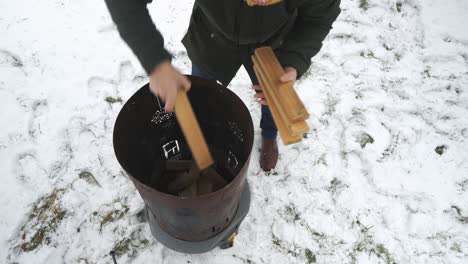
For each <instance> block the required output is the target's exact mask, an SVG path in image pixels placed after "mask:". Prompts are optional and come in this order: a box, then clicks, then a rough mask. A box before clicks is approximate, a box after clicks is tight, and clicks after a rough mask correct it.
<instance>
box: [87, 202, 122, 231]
mask: <svg viewBox="0 0 468 264" xmlns="http://www.w3.org/2000/svg"><path fill="white" fill-rule="evenodd" d="M129 209H130V208H128V206H126V205H122V208H121V209H120V210H117V209H115V210H111V211H109V212H107V213H106V214H104V216H103V217H102V218H101V226H100V229H101V230H102V227H103V226H105V225H107V224H109V223H111V222H115V221H117V220H119V219H121V218H122V217H124V215H125V214H126V213H127V212H128V210H129ZM93 214H94V213H93ZM95 215H96V214H95Z"/></svg>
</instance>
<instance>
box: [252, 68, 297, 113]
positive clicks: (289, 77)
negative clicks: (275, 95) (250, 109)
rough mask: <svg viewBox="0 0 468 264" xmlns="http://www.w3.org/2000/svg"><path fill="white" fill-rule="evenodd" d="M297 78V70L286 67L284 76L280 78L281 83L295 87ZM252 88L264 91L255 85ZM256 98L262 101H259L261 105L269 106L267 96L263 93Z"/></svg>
mask: <svg viewBox="0 0 468 264" xmlns="http://www.w3.org/2000/svg"><path fill="white" fill-rule="evenodd" d="M296 78H297V71H296V69H294V68H293V67H285V68H284V74H283V75H282V76H281V77H280V81H281V82H292V84H293V85H294V83H295V82H296ZM252 88H253V89H255V90H257V91H261V90H262V88H261V87H260V85H254V86H252ZM254 96H255V98H258V99H260V100H258V101H257V102H258V103H259V104H261V105H268V103H267V101H266V99H265V96H264V95H263V93H262V92H257V93H256V94H255V95H254Z"/></svg>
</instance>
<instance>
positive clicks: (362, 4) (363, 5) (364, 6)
mask: <svg viewBox="0 0 468 264" xmlns="http://www.w3.org/2000/svg"><path fill="white" fill-rule="evenodd" d="M359 7H360V8H361V9H363V10H367V9H368V8H369V2H368V1H367V0H359Z"/></svg>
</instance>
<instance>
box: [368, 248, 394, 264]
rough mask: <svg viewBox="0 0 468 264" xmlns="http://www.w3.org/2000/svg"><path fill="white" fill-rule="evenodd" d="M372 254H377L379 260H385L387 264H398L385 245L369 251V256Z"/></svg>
mask: <svg viewBox="0 0 468 264" xmlns="http://www.w3.org/2000/svg"><path fill="white" fill-rule="evenodd" d="M371 253H373V254H375V255H376V256H377V257H378V258H380V259H383V260H384V261H385V263H387V264H393V263H396V262H395V260H393V258H392V256H391V255H390V252H388V249H387V248H386V247H385V246H384V245H383V244H377V245H376V246H375V247H373V248H371V249H370V250H369V254H371Z"/></svg>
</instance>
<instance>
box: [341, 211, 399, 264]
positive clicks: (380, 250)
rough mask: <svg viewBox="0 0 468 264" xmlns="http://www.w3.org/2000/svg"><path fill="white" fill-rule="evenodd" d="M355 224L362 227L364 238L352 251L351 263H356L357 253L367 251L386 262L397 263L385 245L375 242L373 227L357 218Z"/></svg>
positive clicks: (389, 263)
mask: <svg viewBox="0 0 468 264" xmlns="http://www.w3.org/2000/svg"><path fill="white" fill-rule="evenodd" d="M355 224H356V225H357V226H358V227H359V228H360V232H361V235H362V238H361V240H359V241H358V242H357V243H355V245H354V247H353V249H352V252H351V253H350V257H351V263H356V261H357V254H359V253H360V252H366V253H368V254H369V255H371V254H374V255H375V256H376V257H378V258H379V259H382V260H383V261H384V262H385V263H386V264H396V261H395V260H394V259H393V258H392V255H391V254H390V252H389V251H388V249H387V248H386V247H385V245H383V244H381V243H375V241H374V238H373V236H372V234H371V233H370V232H369V231H370V229H371V228H372V227H368V226H364V225H363V224H362V223H360V221H359V220H356V222H355Z"/></svg>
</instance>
